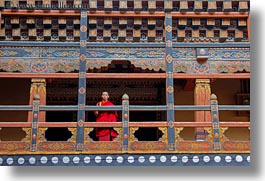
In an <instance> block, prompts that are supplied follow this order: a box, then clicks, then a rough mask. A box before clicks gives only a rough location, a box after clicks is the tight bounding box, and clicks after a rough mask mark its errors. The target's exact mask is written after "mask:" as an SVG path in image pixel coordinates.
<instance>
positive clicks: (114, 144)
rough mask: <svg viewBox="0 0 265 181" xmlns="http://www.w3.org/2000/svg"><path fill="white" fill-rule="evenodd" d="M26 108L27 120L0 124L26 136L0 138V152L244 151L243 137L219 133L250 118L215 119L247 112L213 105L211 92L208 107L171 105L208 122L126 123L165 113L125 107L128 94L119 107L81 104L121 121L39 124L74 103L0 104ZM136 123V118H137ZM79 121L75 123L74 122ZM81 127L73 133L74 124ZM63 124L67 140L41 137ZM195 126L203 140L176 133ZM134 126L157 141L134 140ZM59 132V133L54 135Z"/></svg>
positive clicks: (163, 107)
mask: <svg viewBox="0 0 265 181" xmlns="http://www.w3.org/2000/svg"><path fill="white" fill-rule="evenodd" d="M17 110H19V111H31V112H32V115H33V116H32V122H1V120H0V129H1V128H22V130H23V131H24V132H25V133H26V136H25V137H24V138H23V139H22V140H21V141H1V140H0V155H4V154H40V153H45V154H75V153H81V154H127V153H129V154H131V153H132V154H135V153H237V152H240V153H249V152H250V141H249V140H245V141H242V140H229V138H228V137H226V135H225V131H226V130H227V129H228V128H248V129H250V122H231V121H228V122H220V121H219V111H239V110H244V111H250V106H246V105H218V101H217V98H216V96H215V95H212V96H211V104H210V105H208V106H195V105H175V106H174V110H175V111H191V112H192V111H210V112H211V119H212V121H211V122H177V121H175V122H173V124H172V122H170V121H167V120H164V121H155V120H154V121H152V122H131V121H130V120H129V113H130V112H131V111H166V110H167V106H166V105H160V106H159V105H158V106H140V105H139V106H138V105H129V100H128V96H123V103H122V105H118V106H108V107H105V106H103V107H99V106H85V107H84V110H85V111H96V110H97V111H114V110H115V111H122V121H121V122H79V121H77V122H43V120H42V121H40V120H39V112H40V111H78V106H77V105H73V106H49V105H47V106H42V105H40V101H39V99H38V98H36V99H35V100H34V101H33V105H32V106H29V105H27V106H5V105H0V111H17ZM139 121H140V120H139ZM80 124H81V125H80ZM79 126H82V127H83V128H84V131H83V132H78V127H79ZM54 127H56V128H67V129H68V130H69V131H70V132H71V133H72V136H71V137H70V138H69V139H68V140H67V141H47V140H46V138H45V131H46V130H47V129H48V128H54ZM99 127H110V128H113V129H114V130H115V131H116V132H117V133H118V136H117V137H116V138H115V139H114V140H113V141H94V140H93V139H92V138H91V137H90V133H91V131H93V129H94V128H99ZM169 127H171V128H172V127H174V135H171V133H169V132H168V128H169ZM188 127H191V128H196V129H197V128H200V129H203V130H204V132H205V139H204V140H200V141H196V140H185V139H183V138H182V137H181V135H182V134H181V132H182V130H183V129H184V128H188ZM139 128H157V129H158V130H159V131H160V132H162V136H161V137H160V138H159V139H158V140H157V141H139V140H138V139H137V138H136V137H135V135H134V133H135V132H136V131H137V130H138V129H139ZM58 134H60V133H58ZM78 134H84V135H82V136H83V138H84V140H83V149H82V151H80V150H79V151H77V150H78V149H77V141H76V140H77V136H78ZM172 136H173V137H174V140H175V145H174V149H173V150H172V146H171V145H169V144H168V143H169V141H168V140H169V137H172ZM0 139H1V138H0Z"/></svg>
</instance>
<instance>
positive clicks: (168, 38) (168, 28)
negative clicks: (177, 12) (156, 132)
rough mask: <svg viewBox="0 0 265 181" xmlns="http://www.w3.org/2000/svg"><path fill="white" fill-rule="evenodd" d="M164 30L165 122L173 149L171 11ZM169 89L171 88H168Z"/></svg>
mask: <svg viewBox="0 0 265 181" xmlns="http://www.w3.org/2000/svg"><path fill="white" fill-rule="evenodd" d="M165 32H166V42H167V43H166V44H165V45H166V55H165V62H166V75H168V76H167V77H166V89H165V90H166V97H167V98H166V100H167V122H168V135H167V136H168V149H169V150H170V151H174V150H175V149H176V146H175V140H176V139H175V128H174V122H175V111H174V106H173V105H174V78H173V76H169V75H173V74H172V73H173V53H172V13H171V12H167V13H166V16H165ZM170 89H171V90H170Z"/></svg>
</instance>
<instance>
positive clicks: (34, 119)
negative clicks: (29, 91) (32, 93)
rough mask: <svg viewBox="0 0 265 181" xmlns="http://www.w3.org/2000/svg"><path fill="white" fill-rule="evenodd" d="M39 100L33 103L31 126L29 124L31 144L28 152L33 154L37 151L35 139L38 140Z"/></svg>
mask: <svg viewBox="0 0 265 181" xmlns="http://www.w3.org/2000/svg"><path fill="white" fill-rule="evenodd" d="M39 105H40V101H39V100H34V101H33V106H32V108H33V109H32V124H31V128H32V129H31V144H30V151H33V152H35V151H36V150H37V138H38V122H39Z"/></svg>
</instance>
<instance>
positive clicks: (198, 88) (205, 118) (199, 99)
mask: <svg viewBox="0 0 265 181" xmlns="http://www.w3.org/2000/svg"><path fill="white" fill-rule="evenodd" d="M195 84H196V85H195V90H194V105H210V95H211V86H210V80H209V79H196V82H195ZM194 118H195V122H210V121H211V112H210V111H195V113H194ZM195 139H196V140H197V141H203V140H205V132H204V129H203V128H195Z"/></svg>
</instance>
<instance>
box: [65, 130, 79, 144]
mask: <svg viewBox="0 0 265 181" xmlns="http://www.w3.org/2000/svg"><path fill="white" fill-rule="evenodd" d="M68 130H69V131H70V132H71V133H72V136H71V138H69V139H68V140H67V141H69V142H74V143H75V142H76V136H77V129H76V128H68Z"/></svg>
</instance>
